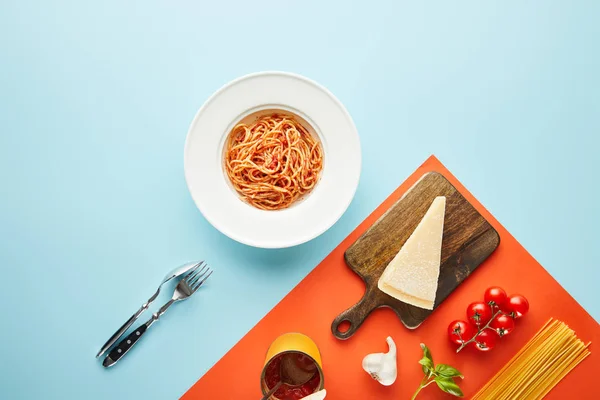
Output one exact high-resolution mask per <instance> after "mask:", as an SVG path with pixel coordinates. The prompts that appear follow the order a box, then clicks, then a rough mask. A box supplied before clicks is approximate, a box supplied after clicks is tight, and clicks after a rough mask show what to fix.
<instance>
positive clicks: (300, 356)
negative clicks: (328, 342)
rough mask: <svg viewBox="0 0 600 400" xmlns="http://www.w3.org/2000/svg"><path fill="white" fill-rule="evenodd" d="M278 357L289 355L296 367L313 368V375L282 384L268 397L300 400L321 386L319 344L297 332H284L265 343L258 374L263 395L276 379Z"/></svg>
mask: <svg viewBox="0 0 600 400" xmlns="http://www.w3.org/2000/svg"><path fill="white" fill-rule="evenodd" d="M282 357H287V358H288V360H289V359H290V358H291V359H292V360H293V361H294V364H295V365H297V366H298V368H302V369H303V370H304V371H306V370H308V371H314V374H313V376H312V377H311V378H310V379H309V380H308V381H307V382H306V383H304V384H302V385H300V386H294V387H292V386H288V385H286V384H285V383H284V384H282V385H281V386H280V387H279V389H277V391H276V392H275V393H273V395H271V397H270V399H271V400H300V399H302V398H304V397H306V396H309V395H311V394H313V393H315V392H318V391H319V390H321V389H323V387H324V377H323V369H322V361H321V353H320V352H319V348H318V347H317V345H316V344H315V342H313V340H312V339H311V338H309V337H308V336H306V335H303V334H301V333H286V334H283V335H281V336H279V337H278V338H277V339H275V341H274V342H273V343H272V344H271V346H270V347H269V350H268V351H267V357H266V359H265V365H264V367H263V370H262V374H261V377H260V384H261V389H262V393H263V395H266V394H267V393H268V392H269V390H271V389H272V388H273V387H275V385H277V383H278V382H279V381H280V379H281V376H280V366H281V359H282Z"/></svg>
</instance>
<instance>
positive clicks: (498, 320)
mask: <svg viewBox="0 0 600 400" xmlns="http://www.w3.org/2000/svg"><path fill="white" fill-rule="evenodd" d="M490 328H492V329H494V330H495V331H496V333H497V334H498V336H500V337H502V336H505V335H508V334H509V333H511V332H512V331H513V329H514V328H515V321H514V319H512V318H511V317H510V316H508V315H505V314H498V315H496V317H495V318H494V319H493V320H492V322H490Z"/></svg>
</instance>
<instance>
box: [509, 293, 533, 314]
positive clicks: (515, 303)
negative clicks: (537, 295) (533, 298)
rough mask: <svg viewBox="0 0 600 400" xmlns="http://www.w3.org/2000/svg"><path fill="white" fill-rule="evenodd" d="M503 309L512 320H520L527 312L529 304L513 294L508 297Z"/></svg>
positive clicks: (522, 297)
mask: <svg viewBox="0 0 600 400" xmlns="http://www.w3.org/2000/svg"><path fill="white" fill-rule="evenodd" d="M503 309H504V310H505V311H506V312H507V313H508V314H510V316H511V317H513V318H521V317H522V316H523V315H525V314H527V311H529V302H528V301H527V299H526V298H525V297H524V296H521V295H520V294H513V295H510V296H508V301H507V302H506V304H505V305H504V307H503Z"/></svg>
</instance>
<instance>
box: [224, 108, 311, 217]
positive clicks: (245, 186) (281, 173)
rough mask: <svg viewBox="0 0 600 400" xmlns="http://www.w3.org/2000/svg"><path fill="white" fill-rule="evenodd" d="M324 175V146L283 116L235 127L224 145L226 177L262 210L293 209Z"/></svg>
mask: <svg viewBox="0 0 600 400" xmlns="http://www.w3.org/2000/svg"><path fill="white" fill-rule="evenodd" d="M322 169H323V149H322V147H321V143H320V142H319V141H318V140H316V139H315V138H314V137H313V136H312V135H311V134H310V132H309V131H308V130H307V129H306V128H305V127H304V126H302V124H300V123H299V122H298V121H296V120H295V119H294V118H293V117H290V116H286V115H283V114H276V113H275V114H271V115H266V116H263V117H260V118H258V119H257V120H256V121H255V122H253V123H251V124H246V123H239V124H237V125H236V126H235V127H234V128H233V130H232V131H231V133H230V134H229V137H228V139H227V141H226V144H225V172H226V174H227V176H228V178H229V180H230V181H231V184H232V185H233V188H234V189H235V191H236V192H237V193H238V194H239V195H240V197H241V198H242V200H244V201H246V202H247V203H249V204H251V205H253V206H254V207H256V208H259V209H262V210H280V209H283V208H287V207H289V206H290V205H292V203H294V202H295V201H296V200H298V199H299V198H301V197H302V196H304V195H305V194H307V193H308V192H310V191H311V190H312V189H313V188H314V186H315V185H316V183H317V181H318V180H319V176H320V173H321V171H322Z"/></svg>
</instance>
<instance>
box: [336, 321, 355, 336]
mask: <svg viewBox="0 0 600 400" xmlns="http://www.w3.org/2000/svg"><path fill="white" fill-rule="evenodd" d="M351 327H352V324H351V323H350V321H348V320H347V319H345V320H343V321H342V322H340V324H339V325H338V326H337V331H338V332H339V333H346V332H348V331H349V330H350V328H351Z"/></svg>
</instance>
